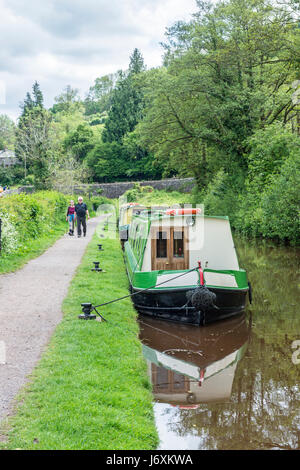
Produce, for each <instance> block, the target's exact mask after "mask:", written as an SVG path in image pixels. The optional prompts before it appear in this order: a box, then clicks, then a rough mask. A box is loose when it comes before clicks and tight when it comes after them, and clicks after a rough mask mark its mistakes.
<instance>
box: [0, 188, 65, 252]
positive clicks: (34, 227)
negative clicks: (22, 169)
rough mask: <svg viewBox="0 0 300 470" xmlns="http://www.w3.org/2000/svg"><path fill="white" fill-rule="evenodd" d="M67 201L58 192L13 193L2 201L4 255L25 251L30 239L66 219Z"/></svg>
mask: <svg viewBox="0 0 300 470" xmlns="http://www.w3.org/2000/svg"><path fill="white" fill-rule="evenodd" d="M67 206H68V198H67V197H66V196H64V195H63V194H60V193H57V192H55V191H40V192H37V193H34V194H33V195H29V194H14V195H11V196H8V197H5V198H2V199H1V202H0V217H1V219H2V247H3V253H4V254H8V253H13V252H17V251H18V250H22V249H23V247H24V246H25V245H26V242H27V241H28V240H32V239H36V238H38V237H40V236H42V235H43V234H44V233H47V232H48V231H49V230H51V228H52V227H53V226H54V225H56V224H57V223H58V222H62V221H64V220H65V215H66V209H67Z"/></svg>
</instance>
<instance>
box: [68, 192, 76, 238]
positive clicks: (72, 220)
mask: <svg viewBox="0 0 300 470" xmlns="http://www.w3.org/2000/svg"><path fill="white" fill-rule="evenodd" d="M66 221H67V222H69V235H70V236H71V237H72V236H73V235H74V225H75V204H74V201H70V205H69V207H68V210H67V216H66Z"/></svg>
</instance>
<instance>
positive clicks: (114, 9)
mask: <svg viewBox="0 0 300 470" xmlns="http://www.w3.org/2000/svg"><path fill="white" fill-rule="evenodd" d="M196 9H197V8H196V2H195V0H184V1H183V0H47V1H45V2H41V1H40V0H28V1H27V2H24V0H0V17H1V29H0V44H1V48H0V80H4V81H5V84H6V103H7V104H6V105H5V106H4V105H0V113H7V114H9V115H11V116H12V117H16V116H17V115H18V114H19V109H18V105H19V102H20V101H22V100H23V99H24V97H25V94H26V92H27V91H30V90H31V87H32V84H33V83H34V81H35V80H37V81H38V82H39V83H40V86H41V89H42V91H43V93H44V96H45V101H46V105H48V106H51V105H52V103H53V99H54V97H55V96H56V95H57V94H59V93H60V92H61V90H62V89H63V88H64V87H65V86H66V85H67V84H70V85H71V86H73V87H75V88H79V89H80V90H81V93H82V95H84V93H85V92H86V91H87V90H88V88H89V87H90V86H91V85H92V84H93V81H94V80H95V78H96V77H98V76H102V75H104V74H107V73H113V72H116V71H117V70H119V69H126V68H127V66H128V63H129V56H130V55H131V54H132V51H133V50H134V48H136V47H137V48H138V49H139V50H140V51H141V52H142V54H143V57H144V60H145V63H146V65H147V66H148V67H155V66H159V65H160V64H161V59H162V54H163V50H162V48H161V46H160V45H159V43H160V42H161V41H163V40H164V32H165V29H166V27H168V26H171V25H172V24H173V23H174V22H176V21H179V20H185V21H188V20H189V19H190V18H191V14H192V13H193V12H195V11H196Z"/></svg>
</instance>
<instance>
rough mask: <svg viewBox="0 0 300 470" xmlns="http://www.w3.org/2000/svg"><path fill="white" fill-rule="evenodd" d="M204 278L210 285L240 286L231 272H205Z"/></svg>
mask: <svg viewBox="0 0 300 470" xmlns="http://www.w3.org/2000/svg"><path fill="white" fill-rule="evenodd" d="M204 279H205V282H206V284H207V285H209V286H222V287H238V285H237V283H236V280H235V277H234V276H233V275H231V274H222V273H210V272H205V273H204Z"/></svg>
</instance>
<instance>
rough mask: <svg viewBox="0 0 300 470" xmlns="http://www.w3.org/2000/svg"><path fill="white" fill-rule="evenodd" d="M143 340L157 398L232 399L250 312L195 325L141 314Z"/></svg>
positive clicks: (180, 401)
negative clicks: (216, 321)
mask: <svg viewBox="0 0 300 470" xmlns="http://www.w3.org/2000/svg"><path fill="white" fill-rule="evenodd" d="M139 322H140V339H141V341H142V343H143V353H144V357H145V358H146V360H147V364H148V373H149V376H150V379H151V382H152V386H153V393H154V396H155V399H156V401H157V402H160V403H168V404H170V405H177V406H179V407H180V408H182V409H191V408H197V407H198V406H199V404H200V403H208V402H223V401H228V400H229V399H230V396H231V389H232V384H233V379H234V374H235V370H236V367H237V363H238V361H239V360H240V359H241V358H242V357H243V355H244V353H245V351H246V349H247V341H248V336H249V328H248V325H247V323H246V319H245V315H244V314H243V315H242V316H239V317H235V318H232V319H228V320H225V321H223V322H221V323H218V324H213V325H208V326H205V327H203V328H195V327H193V326H188V325H178V324H173V323H169V322H164V321H163V320H157V319H152V318H147V317H146V318H145V317H144V316H143V317H142V316H141V317H140V319H139Z"/></svg>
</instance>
